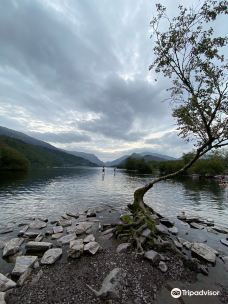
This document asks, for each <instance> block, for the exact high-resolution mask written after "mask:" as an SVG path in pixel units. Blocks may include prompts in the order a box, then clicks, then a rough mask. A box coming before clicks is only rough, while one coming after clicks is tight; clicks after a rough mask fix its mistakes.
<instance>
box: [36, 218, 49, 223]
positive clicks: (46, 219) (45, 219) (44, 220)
mask: <svg viewBox="0 0 228 304" xmlns="http://www.w3.org/2000/svg"><path fill="white" fill-rule="evenodd" d="M38 220H40V221H41V222H45V223H47V222H48V218H47V217H38Z"/></svg>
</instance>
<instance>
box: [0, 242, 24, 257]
mask: <svg viewBox="0 0 228 304" xmlns="http://www.w3.org/2000/svg"><path fill="white" fill-rule="evenodd" d="M23 242H24V240H23V239H21V238H13V239H11V240H10V241H8V242H6V244H5V246H4V249H3V254H2V256H3V257H6V256H9V255H13V254H15V253H16V252H18V251H19V248H20V246H21V244H22V243H23Z"/></svg>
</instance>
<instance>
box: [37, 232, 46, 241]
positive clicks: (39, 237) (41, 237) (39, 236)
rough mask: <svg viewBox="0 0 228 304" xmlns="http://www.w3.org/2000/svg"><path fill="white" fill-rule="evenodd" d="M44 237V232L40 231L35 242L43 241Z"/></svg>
mask: <svg viewBox="0 0 228 304" xmlns="http://www.w3.org/2000/svg"><path fill="white" fill-rule="evenodd" d="M43 238H44V236H43V234H42V233H40V234H39V235H37V237H36V238H35V242H41V241H42V239H43Z"/></svg>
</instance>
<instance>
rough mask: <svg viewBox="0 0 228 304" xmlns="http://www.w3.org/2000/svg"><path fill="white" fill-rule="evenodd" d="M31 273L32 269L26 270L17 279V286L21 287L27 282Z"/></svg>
mask: <svg viewBox="0 0 228 304" xmlns="http://www.w3.org/2000/svg"><path fill="white" fill-rule="evenodd" d="M31 273H32V269H31V268H28V269H27V270H26V271H25V272H24V273H23V274H22V275H21V276H20V278H19V280H18V281H17V286H23V285H24V283H25V281H27V280H28V278H29V277H30V275H31Z"/></svg>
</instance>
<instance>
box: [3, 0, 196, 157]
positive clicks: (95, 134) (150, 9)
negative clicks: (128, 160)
mask: <svg viewBox="0 0 228 304" xmlns="http://www.w3.org/2000/svg"><path fill="white" fill-rule="evenodd" d="M160 2H161V3H162V4H165V5H167V6H168V9H169V11H170V13H171V14H174V13H175V11H176V6H177V5H178V3H183V4H187V3H189V1H187V0H185V1H184V0H182V1H181V0H180V1H171V0H166V1H165V0H164V1H160ZM193 2H194V1H192V3H193ZM174 3H175V4H174ZM154 6H155V1H153V0H115V1H111V0H2V1H1V2H0V125H1V126H4V127H8V128H12V129H15V130H18V131H22V132H24V133H26V134H28V135H31V136H34V137H36V138H38V139H41V140H44V141H47V142H49V143H51V144H53V145H55V146H57V147H61V148H64V149H68V150H75V151H85V152H93V153H96V155H97V156H98V157H100V158H101V159H102V160H109V159H114V158H116V157H119V156H121V155H123V154H125V153H126V152H128V151H133V150H140V149H141V150H144V151H145V150H146V151H149V150H153V151H156V152H160V153H164V154H169V155H171V156H180V155H181V154H182V152H183V151H188V150H189V149H190V148H191V147H189V146H187V145H186V143H183V142H182V141H181V140H180V139H179V138H178V137H177V135H176V132H175V122H174V121H173V119H172V118H171V115H170V113H171V111H170V106H169V103H168V102H165V101H164V100H165V99H166V98H167V92H166V88H167V87H168V86H169V83H168V82H167V80H164V79H160V81H158V82H155V81H154V78H155V76H154V74H153V73H152V72H149V71H148V67H149V65H150V63H151V62H152V61H153V53H152V41H151V39H150V38H149V37H150V34H151V32H150V31H151V29H150V26H149V22H150V20H151V19H152V17H153V14H154V11H155V10H154Z"/></svg>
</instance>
